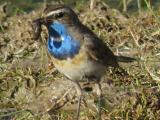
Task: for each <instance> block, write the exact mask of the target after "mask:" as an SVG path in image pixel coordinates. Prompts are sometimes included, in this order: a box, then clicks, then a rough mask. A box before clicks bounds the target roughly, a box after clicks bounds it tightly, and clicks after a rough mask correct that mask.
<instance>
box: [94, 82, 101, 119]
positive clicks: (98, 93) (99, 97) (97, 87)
mask: <svg viewBox="0 0 160 120" xmlns="http://www.w3.org/2000/svg"><path fill="white" fill-rule="evenodd" d="M95 87H96V90H97V96H98V120H101V104H102V89H101V85H100V83H99V82H98V81H97V82H96V83H95Z"/></svg>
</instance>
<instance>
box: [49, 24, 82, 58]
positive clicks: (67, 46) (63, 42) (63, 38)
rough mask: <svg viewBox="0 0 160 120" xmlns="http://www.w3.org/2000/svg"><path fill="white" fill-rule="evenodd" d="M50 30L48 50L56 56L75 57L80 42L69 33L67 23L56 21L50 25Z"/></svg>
mask: <svg viewBox="0 0 160 120" xmlns="http://www.w3.org/2000/svg"><path fill="white" fill-rule="evenodd" d="M48 31H49V38H48V51H49V52H50V53H51V55H53V56H54V57H55V58H57V59H66V58H73V57H74V55H76V54H77V53H78V52H79V49H80V42H79V41H78V40H75V39H74V38H73V37H72V36H71V35H70V34H69V33H68V30H67V28H66V26H65V25H63V24H61V23H59V22H54V23H52V24H51V25H50V26H49V27H48Z"/></svg>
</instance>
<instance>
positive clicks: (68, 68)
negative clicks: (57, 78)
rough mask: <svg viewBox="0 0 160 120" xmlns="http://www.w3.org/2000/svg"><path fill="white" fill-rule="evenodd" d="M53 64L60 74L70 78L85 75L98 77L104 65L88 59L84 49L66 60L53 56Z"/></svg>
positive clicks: (77, 78)
mask: <svg viewBox="0 0 160 120" xmlns="http://www.w3.org/2000/svg"><path fill="white" fill-rule="evenodd" d="M53 64H54V65H55V67H56V68H57V69H58V71H60V72H61V73H62V74H64V75H65V76H67V77H68V78H69V79H71V80H77V81H79V80H82V79H83V77H86V76H95V77H100V76H101V75H102V74H103V73H104V71H105V66H103V65H102V64H100V63H98V62H96V61H94V60H92V59H90V57H89V56H88V54H87V53H86V52H85V51H80V53H79V54H77V55H76V56H75V57H74V58H68V59H67V60H61V61H60V60H58V59H56V58H53Z"/></svg>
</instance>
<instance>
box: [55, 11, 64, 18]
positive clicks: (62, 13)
mask: <svg viewBox="0 0 160 120" xmlns="http://www.w3.org/2000/svg"><path fill="white" fill-rule="evenodd" d="M63 16H64V12H60V13H58V14H56V15H55V17H56V18H62V17H63Z"/></svg>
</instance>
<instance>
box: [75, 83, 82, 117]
mask: <svg viewBox="0 0 160 120" xmlns="http://www.w3.org/2000/svg"><path fill="white" fill-rule="evenodd" d="M74 84H75V88H76V91H77V95H78V105H77V115H76V120H79V113H80V106H81V99H82V89H81V86H80V84H79V83H78V82H74Z"/></svg>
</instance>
